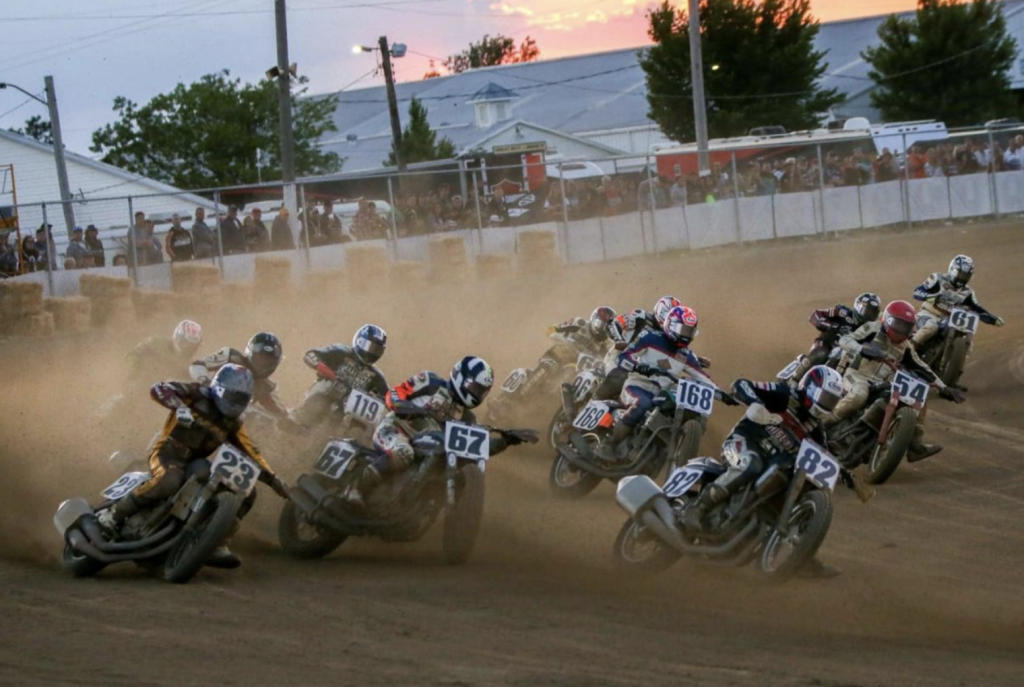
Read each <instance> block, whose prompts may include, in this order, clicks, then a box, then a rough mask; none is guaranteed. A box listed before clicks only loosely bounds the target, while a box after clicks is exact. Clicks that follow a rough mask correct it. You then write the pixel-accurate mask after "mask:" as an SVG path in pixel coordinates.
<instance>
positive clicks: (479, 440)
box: [444, 422, 491, 461]
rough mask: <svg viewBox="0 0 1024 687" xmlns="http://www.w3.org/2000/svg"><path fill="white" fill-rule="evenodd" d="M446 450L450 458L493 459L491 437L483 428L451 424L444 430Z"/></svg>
mask: <svg viewBox="0 0 1024 687" xmlns="http://www.w3.org/2000/svg"><path fill="white" fill-rule="evenodd" d="M444 450H445V453H447V454H448V458H449V459H451V458H464V459H466V460H477V461H481V460H487V459H488V458H490V457H491V435H490V432H488V431H487V430H486V429H484V428H483V427H477V426H476V425H464V424H462V423H461V422H449V423H447V424H446V425H445V428H444Z"/></svg>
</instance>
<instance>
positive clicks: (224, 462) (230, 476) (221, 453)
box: [210, 444, 260, 495]
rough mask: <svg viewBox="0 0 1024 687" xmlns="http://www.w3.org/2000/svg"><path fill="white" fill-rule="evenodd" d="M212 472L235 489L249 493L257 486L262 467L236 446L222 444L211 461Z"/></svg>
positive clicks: (242, 492)
mask: <svg viewBox="0 0 1024 687" xmlns="http://www.w3.org/2000/svg"><path fill="white" fill-rule="evenodd" d="M210 472H211V473H212V474H214V475H217V476H218V477H220V478H221V480H222V481H223V482H224V484H226V485H227V486H228V487H229V488H230V489H232V490H233V491H237V492H239V493H241V494H245V495H248V494H249V492H251V491H252V490H253V489H255V488H256V478H258V477H259V476H260V468H259V466H258V465H256V463H255V462H253V460H252V459H251V458H249V457H248V456H246V455H245V454H243V453H242V452H241V451H239V450H238V449H237V448H235V447H234V446H229V445H228V444H221V447H220V448H219V449H217V453H216V454H214V456H213V460H212V461H211V462H210Z"/></svg>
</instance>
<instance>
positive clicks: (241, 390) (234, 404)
mask: <svg viewBox="0 0 1024 687" xmlns="http://www.w3.org/2000/svg"><path fill="white" fill-rule="evenodd" d="M253 385H254V383H253V378H252V373H251V372H249V371H248V370H247V369H245V368H244V367H242V366H241V365H235V364H232V363H228V364H227V365H225V366H224V367H222V368H220V369H219V370H217V374H215V375H214V376H213V380H212V381H211V382H210V396H211V397H212V398H213V403H214V405H215V406H217V410H219V411H220V412H221V413H223V414H224V415H225V416H226V417H229V418H232V419H234V418H237V417H238V416H239V415H241V414H242V413H243V412H245V409H246V408H248V407H249V401H251V400H252V388H253Z"/></svg>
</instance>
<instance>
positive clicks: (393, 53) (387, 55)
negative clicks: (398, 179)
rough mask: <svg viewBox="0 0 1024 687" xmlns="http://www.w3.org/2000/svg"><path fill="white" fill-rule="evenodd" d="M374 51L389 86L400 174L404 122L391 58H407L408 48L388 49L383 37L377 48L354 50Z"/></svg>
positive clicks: (389, 108)
mask: <svg viewBox="0 0 1024 687" xmlns="http://www.w3.org/2000/svg"><path fill="white" fill-rule="evenodd" d="M374 50H379V51H380V56H381V59H380V61H381V66H382V67H383V69H384V83H385V85H386V86H387V92H388V112H389V113H390V115H391V140H392V145H393V146H394V148H395V164H396V165H397V166H398V171H399V173H401V172H404V171H405V157H404V156H403V155H402V147H401V143H402V122H401V120H400V119H399V118H398V97H397V96H396V95H395V77H394V74H393V73H392V71H391V58H392V57H394V58H399V57H405V51H406V47H405V44H404V43H395V44H394V45H392V46H391V47H388V37H387V36H381V37H380V38H379V39H377V47H376V48H367V47H366V46H364V45H357V46H355V47H353V48H352V52H354V53H357V54H358V53H361V52H373V51H374Z"/></svg>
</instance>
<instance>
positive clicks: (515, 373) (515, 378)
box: [501, 367, 530, 394]
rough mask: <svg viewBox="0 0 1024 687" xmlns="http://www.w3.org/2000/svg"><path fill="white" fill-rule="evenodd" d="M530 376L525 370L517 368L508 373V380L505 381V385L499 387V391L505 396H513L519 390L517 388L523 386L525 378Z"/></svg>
mask: <svg viewBox="0 0 1024 687" xmlns="http://www.w3.org/2000/svg"><path fill="white" fill-rule="evenodd" d="M529 376H530V373H529V372H527V370H526V368H524V367H519V368H516V369H514V370H512V372H510V373H509V375H508V378H506V379H505V383H504V384H502V385H501V390H502V391H504V392H505V393H506V394H514V393H515V392H516V391H518V390H519V387H521V386H522V385H523V383H524V382H525V381H526V378H527V377H529Z"/></svg>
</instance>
